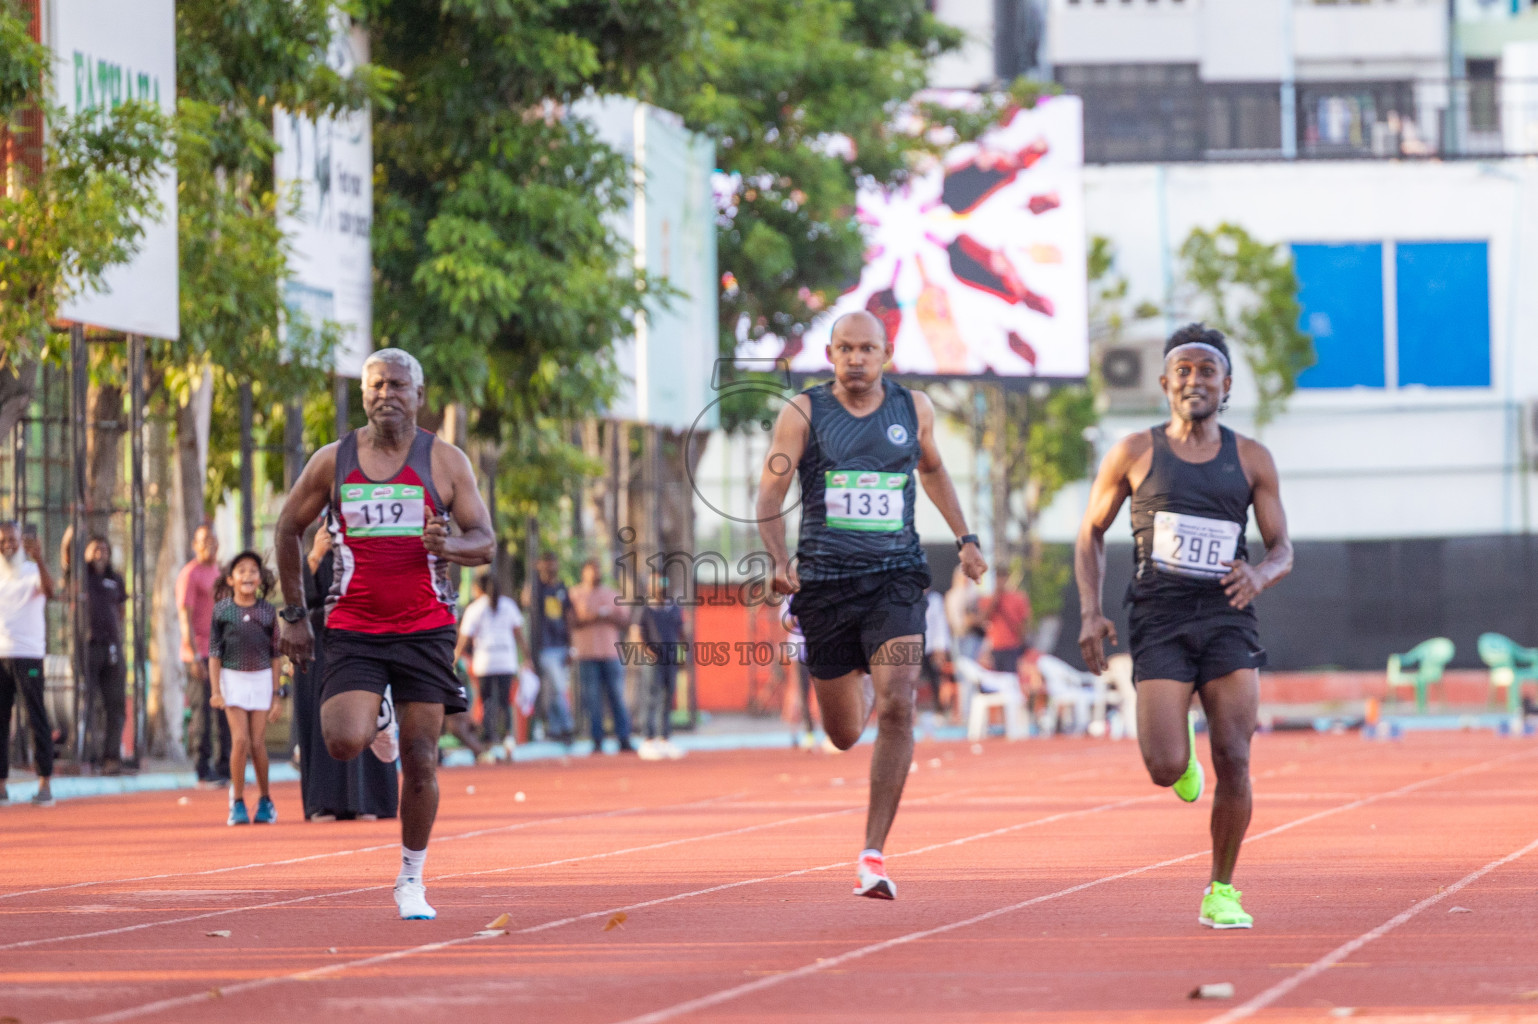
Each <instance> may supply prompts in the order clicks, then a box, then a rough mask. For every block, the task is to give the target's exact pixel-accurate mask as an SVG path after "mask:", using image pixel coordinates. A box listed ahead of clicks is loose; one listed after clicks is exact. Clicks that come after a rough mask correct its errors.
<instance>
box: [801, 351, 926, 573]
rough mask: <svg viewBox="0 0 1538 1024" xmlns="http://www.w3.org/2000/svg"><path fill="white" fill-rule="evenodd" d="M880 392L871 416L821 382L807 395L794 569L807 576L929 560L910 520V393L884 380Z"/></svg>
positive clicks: (913, 421)
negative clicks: (856, 413) (856, 410)
mask: <svg viewBox="0 0 1538 1024" xmlns="http://www.w3.org/2000/svg"><path fill="white" fill-rule="evenodd" d="M881 383H882V387H883V388H884V391H885V397H884V398H883V399H882V402H881V406H880V408H878V409H877V410H876V411H875V412H873V413H871V414H870V415H868V416H851V415H850V413H849V410H848V409H845V408H844V406H843V405H842V404H841V403H840V402H839V400H838V399H837V398H835V397H834V396H833V385H832V384H831V383H828V384H820V385H818V386H817V387H814V388H808V389H807V390H806V391H805V392H803V393H804V394H806V395H808V396H809V397H810V398H811V400H812V422H811V430H810V432H809V436H808V437H807V444H806V451H805V452H804V453H802V456H801V464H800V466H798V467H797V469H798V472H799V474H800V479H801V536H800V539H799V541H798V542H797V546H796V556H797V560H798V561H797V566H796V568H797V571H798V573H799V575H800V577H801V578H802V579H804V580H814V581H815V580H836V579H848V578H850V577H853V576H864V575H866V574H867V573H874V572H890V571H893V570H899V569H921V568H925V567H926V566H927V565H928V563H927V562H926V561H925V559H924V549H923V548H922V547H920V546H919V535H918V531H917V530H916V529H914V526H913V503H914V500H915V499H916V498H917V496H918V489H917V487H916V486H915V484H914V477H913V471H914V469H915V468H916V467H917V466H918V461H919V437H918V435H919V420H918V414H917V413H916V412H915V411H914V409H913V395H912V393H910V392H909V391H908V389H907V388H905V387H903V386H902V385H901V384H896V383H893V382H892V381H890V380H885V379H883V380H882V382H881Z"/></svg>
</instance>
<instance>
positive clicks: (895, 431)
mask: <svg viewBox="0 0 1538 1024" xmlns="http://www.w3.org/2000/svg"><path fill="white" fill-rule="evenodd" d="M886 439H887V440H888V441H891V442H892V443H893V444H897V445H903V444H907V443H908V428H907V427H905V426H903V425H902V424H901V423H894V424H892V425H891V426H890V427H887V428H886Z"/></svg>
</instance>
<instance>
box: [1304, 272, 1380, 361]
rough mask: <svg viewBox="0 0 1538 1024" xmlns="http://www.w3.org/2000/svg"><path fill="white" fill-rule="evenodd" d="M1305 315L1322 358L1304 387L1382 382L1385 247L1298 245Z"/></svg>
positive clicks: (1316, 348)
mask: <svg viewBox="0 0 1538 1024" xmlns="http://www.w3.org/2000/svg"><path fill="white" fill-rule="evenodd" d="M1292 259H1293V266H1294V268H1295V270H1296V272H1297V275H1298V284H1299V286H1300V289H1299V295H1298V298H1299V301H1300V302H1301V303H1302V305H1303V315H1302V317H1301V318H1300V319H1299V321H1298V326H1299V327H1301V328H1302V329H1303V330H1304V331H1305V332H1307V333H1308V334H1309V335H1310V336H1311V337H1312V338H1313V339H1314V351H1315V353H1316V354H1317V355H1318V357H1319V361H1318V362H1317V363H1315V364H1314V365H1313V366H1312V367H1310V368H1309V369H1307V370H1305V371H1303V373H1302V375H1301V376H1299V378H1298V386H1299V387H1304V388H1349V387H1371V388H1381V387H1383V247H1382V246H1381V245H1379V244H1377V243H1375V242H1374V243H1370V244H1346V245H1338V244H1331V245H1294V246H1293V247H1292Z"/></svg>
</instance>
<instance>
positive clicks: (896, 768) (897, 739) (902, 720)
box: [813, 636, 923, 850]
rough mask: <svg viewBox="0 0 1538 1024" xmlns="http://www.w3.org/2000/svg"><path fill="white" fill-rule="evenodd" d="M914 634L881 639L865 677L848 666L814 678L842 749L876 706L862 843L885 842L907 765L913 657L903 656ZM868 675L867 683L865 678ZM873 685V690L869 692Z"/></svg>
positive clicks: (826, 722)
mask: <svg viewBox="0 0 1538 1024" xmlns="http://www.w3.org/2000/svg"><path fill="white" fill-rule="evenodd" d="M922 643H923V638H922V637H920V636H902V637H896V638H894V639H891V640H888V641H887V642H886V643H884V644H882V645H881V647H880V649H879V650H878V651H877V653H876V655H875V656H874V657H873V658H872V661H873V662H876V664H873V665H872V666H871V672H870V675H869V677H867V676H865V674H864V673H862V672H850V673H848V674H846V675H843V676H840V677H839V678H837V679H816V680H813V681H814V682H815V683H816V685H817V704H818V706H819V707H820V708H821V709H822V727H823V729H824V730H825V731H826V732H827V734H828V738H829V739H831V740H832V741H833V743H834V745H835V746H837V747H838V748H839V749H840V750H848V749H849V748H850V747H852V746H854V745H855V743H856V742H858V741H859V739H860V733H861V732H862V731H863V730H864V728H865V720H866V719H867V718H869V717H870V713H871V710H872V709H873V708H874V710H875V712H876V747H875V749H874V750H873V751H872V752H871V758H870V810H869V812H868V814H867V816H866V819H865V848H866V849H868V850H880V849H882V847H883V845H884V844H885V843H886V837H887V833H888V832H890V831H891V829H892V820H893V819H894V818H896V817H897V805H898V803H899V802H900V801H901V800H902V795H903V786H904V785H905V784H906V783H907V781H908V768H909V766H910V765H911V764H912V763H913V698H914V691H915V690H916V689H917V686H918V679H919V663H918V660H917V659H915V658H910V657H906V656H905V655H906V652H907V651H908V650H912V649H914V648H913V645H916V644H922ZM867 678H869V679H870V684H871V689H870V690H867V688H866V682H865V680H866V679H867ZM872 691H873V692H872Z"/></svg>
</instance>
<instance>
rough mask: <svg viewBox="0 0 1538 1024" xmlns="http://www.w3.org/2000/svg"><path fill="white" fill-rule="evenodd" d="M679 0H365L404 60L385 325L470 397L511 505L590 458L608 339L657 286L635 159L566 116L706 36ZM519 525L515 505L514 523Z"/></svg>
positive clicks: (382, 188) (391, 162) (386, 201)
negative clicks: (619, 229)
mask: <svg viewBox="0 0 1538 1024" xmlns="http://www.w3.org/2000/svg"><path fill="white" fill-rule="evenodd" d="M693 16H694V8H693V7H692V6H691V5H679V4H676V3H671V2H666V0H553V2H550V0H546V2H535V0H371V2H370V3H369V5H368V20H369V24H370V26H371V31H372V39H373V56H374V59H375V60H376V61H377V62H378V63H380V64H382V65H384V66H387V67H389V68H390V69H392V70H393V71H395V72H398V73H399V74H400V75H401V84H400V87H399V89H398V91H397V97H398V100H399V102H398V104H397V105H396V106H395V107H394V108H393V109H391V110H388V111H383V112H381V114H380V116H379V117H378V118H377V119H376V122H375V133H374V142H375V154H376V160H377V162H378V165H379V174H378V178H377V180H376V183H375V195H376V207H377V209H376V218H375V230H374V254H375V265H376V273H377V283H376V290H375V335H376V340H377V341H378V342H379V343H381V344H388V345H398V346H400V347H402V348H405V349H408V350H410V351H412V352H415V353H416V354H417V356H418V357H419V358H421V360H422V362H423V366H424V368H425V369H426V371H427V373H428V374H429V377H430V380H431V384H432V387H431V392H432V398H433V401H435V402H448V401H459V402H463V403H465V404H467V405H468V406H470V407H471V409H472V410H474V411H473V412H472V413H471V416H470V421H471V422H470V431H471V434H472V436H475V437H478V438H481V439H483V440H485V441H486V442H488V444H490V445H492V446H494V447H496V448H498V449H499V450H500V451H501V453H502V455H501V464H500V466H501V468H500V472H499V473H498V491H499V503H500V504H501V506H502V507H503V508H504V509H506V508H508V506H509V505H510V506H511V510H512V512H513V513H514V515H516V516H518V517H522V516H523V515H526V514H540V515H542V516H543V518H544V522H545V524H546V525H547V526H551V527H554V526H556V525H557V522H556V520H555V519H554V518H553V516H554V512H555V510H556V509H558V508H559V507H560V502H561V499H562V498H563V496H565V495H566V494H568V493H569V492H570V488H571V480H572V478H573V477H574V476H578V475H585V474H588V473H591V472H593V471H595V469H596V467H595V466H593V465H592V464H591V463H590V462H589V461H588V460H587V459H585V458H583V456H582V453H581V451H580V449H579V448H577V447H576V446H574V445H573V444H572V443H571V436H572V434H571V425H572V424H573V423H574V422H576V421H579V420H581V419H583V418H585V417H588V416H591V415H594V414H595V413H597V412H599V411H601V410H602V409H603V408H604V407H605V406H606V405H607V404H608V402H609V401H610V400H611V399H612V397H613V395H614V391H615V386H616V376H615V371H614V366H613V349H614V343H615V341H616V340H617V339H620V338H623V337H625V336H627V335H628V334H629V333H630V332H631V330H632V315H633V311H634V309H635V306H636V304H637V303H638V302H639V301H641V300H643V299H644V298H645V297H646V295H647V293H648V292H649V291H652V290H653V289H654V288H656V287H657V284H656V282H652V281H649V280H647V279H646V277H645V276H644V275H639V274H637V273H635V272H634V271H633V270H632V269H631V264H630V262H629V259H628V257H629V250H628V248H627V247H626V246H625V245H624V244H623V243H622V241H621V239H620V238H619V237H618V236H617V235H616V234H615V230H614V226H613V225H614V218H615V215H616V214H618V213H619V212H620V211H621V210H622V209H623V208H624V206H625V203H626V201H627V194H628V189H629V185H630V172H629V169H628V168H627V166H626V164H625V162H624V161H623V160H622V159H621V158H620V157H619V156H618V155H617V154H616V153H615V152H614V151H613V150H611V149H610V148H609V147H607V146H606V145H604V144H603V143H602V142H601V141H600V140H598V139H597V138H596V137H595V135H594V133H593V131H592V129H591V128H590V126H589V125H588V124H587V123H586V122H584V121H582V120H581V119H579V118H574V117H570V116H567V112H568V110H569V104H570V103H571V102H572V101H575V100H577V99H580V98H582V97H583V96H585V95H588V94H589V93H594V94H599V95H609V94H633V93H634V92H635V90H636V89H637V87H638V86H639V85H640V84H641V83H642V82H643V81H646V80H649V79H650V78H651V77H653V76H654V75H655V74H656V73H657V72H658V70H659V69H660V68H662V67H663V66H664V65H667V64H668V63H670V62H672V61H674V60H676V59H679V58H680V57H681V48H682V47H683V46H684V45H685V43H686V42H687V41H688V40H690V39H692V38H694V32H693V28H692V24H691V21H690V19H691V18H692V17H693ZM508 521H510V520H509V519H507V518H504V522H508Z"/></svg>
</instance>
